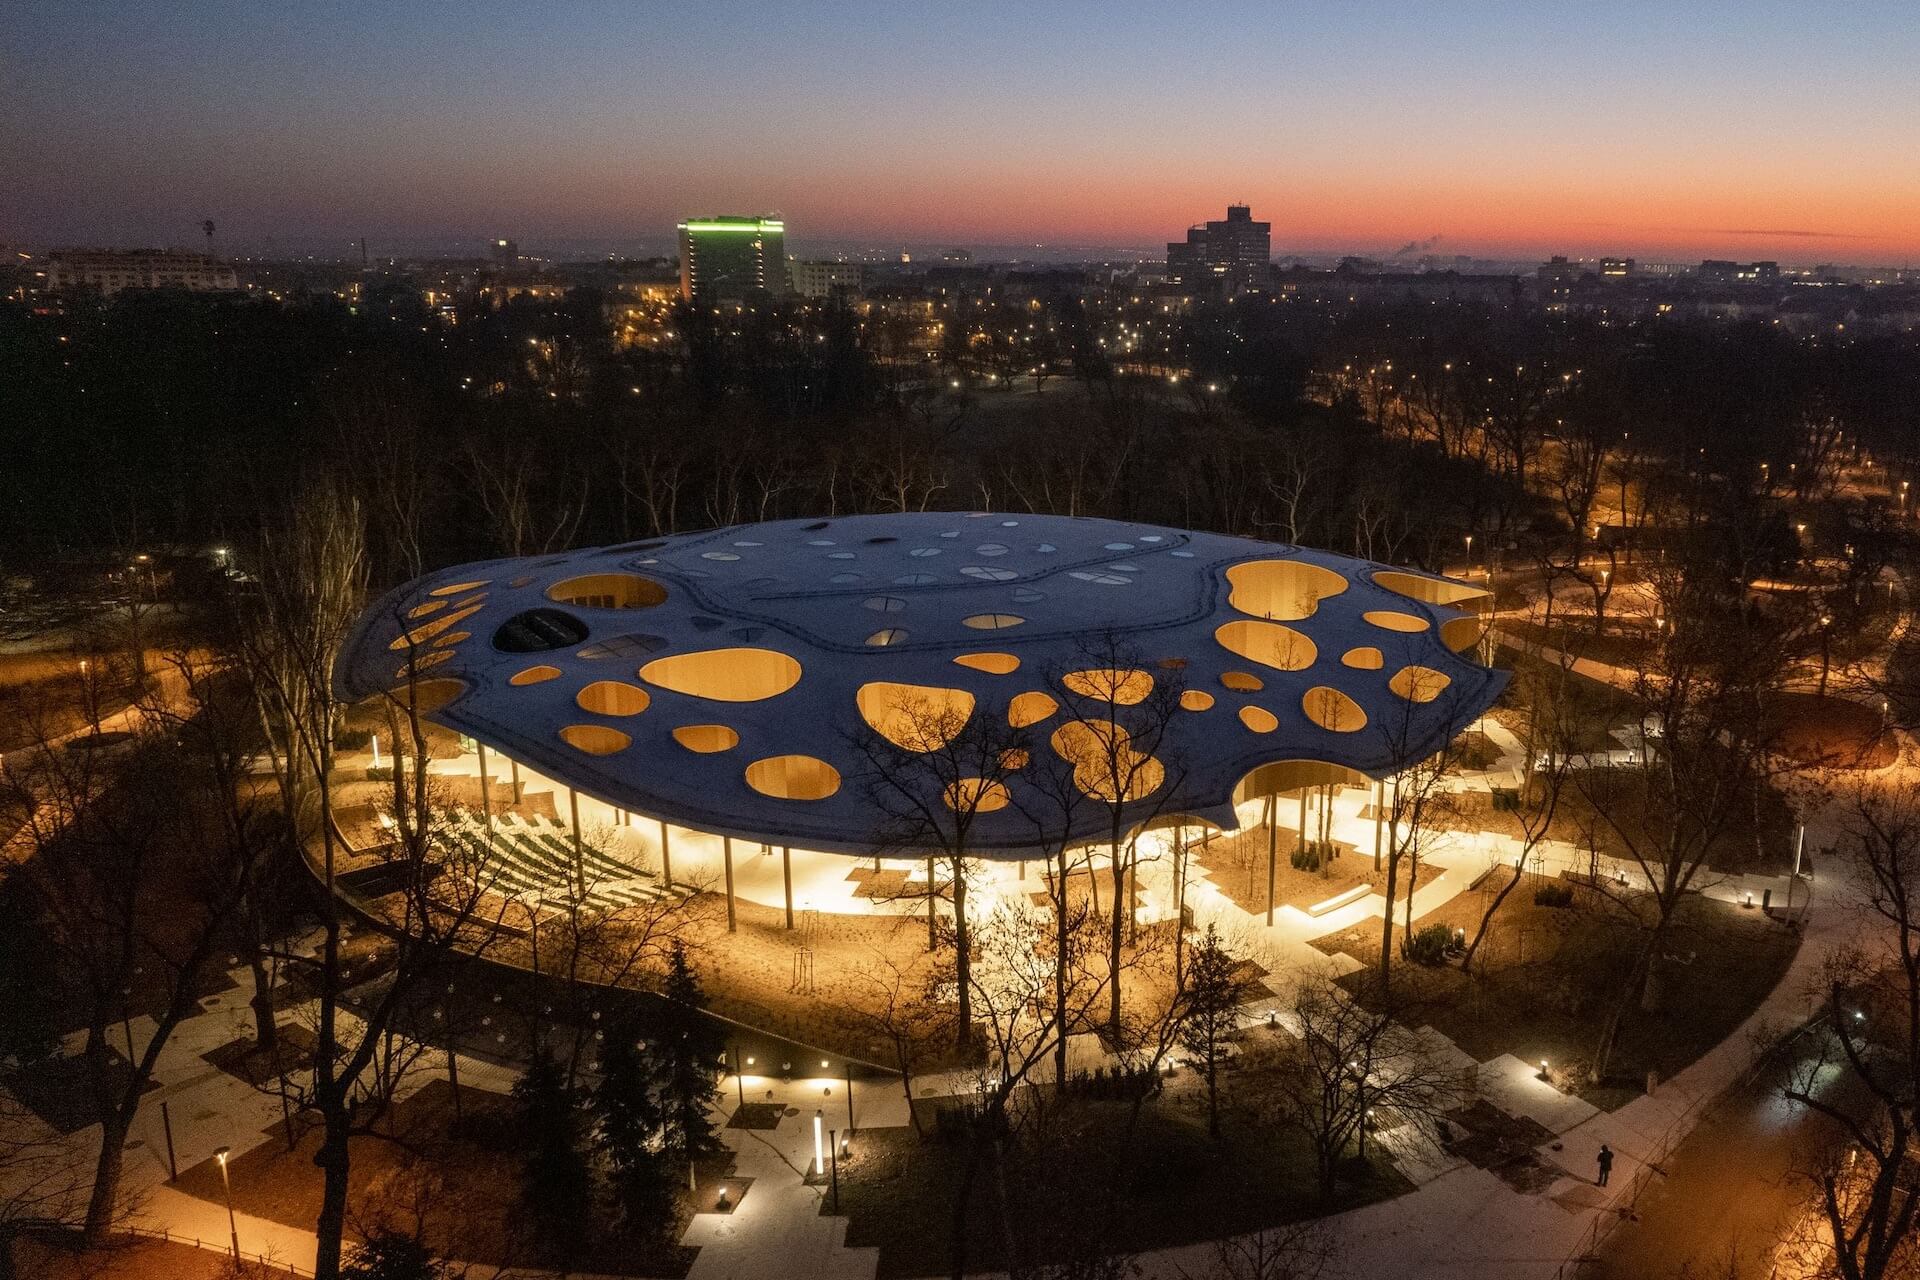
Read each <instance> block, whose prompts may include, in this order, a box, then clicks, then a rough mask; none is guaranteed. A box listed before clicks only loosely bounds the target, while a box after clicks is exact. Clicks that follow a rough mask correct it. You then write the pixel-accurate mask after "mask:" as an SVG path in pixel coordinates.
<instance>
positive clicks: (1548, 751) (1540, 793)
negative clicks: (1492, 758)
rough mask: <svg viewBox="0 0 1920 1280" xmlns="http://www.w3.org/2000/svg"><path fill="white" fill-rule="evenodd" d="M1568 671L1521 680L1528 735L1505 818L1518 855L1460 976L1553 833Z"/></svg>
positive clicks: (1533, 671)
mask: <svg viewBox="0 0 1920 1280" xmlns="http://www.w3.org/2000/svg"><path fill="white" fill-rule="evenodd" d="M1572 678H1573V676H1572V674H1571V672H1569V671H1568V670H1567V669H1566V668H1564V667H1560V666H1544V667H1533V668H1529V669H1528V670H1527V672H1526V673H1524V674H1523V675H1521V676H1520V678H1519V679H1520V682H1521V683H1522V684H1523V685H1524V686H1525V687H1526V693H1527V699H1526V701H1527V706H1528V711H1529V714H1528V716H1527V733H1526V736H1525V737H1524V738H1523V739H1522V741H1521V750H1523V751H1524V752H1525V753H1526V760H1525V761H1524V763H1523V764H1522V766H1521V771H1520V789H1519V791H1518V793H1517V794H1516V795H1515V796H1514V805H1515V807H1514V809H1513V810H1512V811H1511V813H1510V814H1509V815H1508V818H1509V820H1510V821H1511V823H1512V826H1513V835H1514V839H1515V840H1516V841H1517V842H1518V844H1519V845H1520V852H1519V854H1518V855H1517V856H1515V858H1514V860H1513V874H1512V875H1511V876H1509V877H1508V878H1507V881H1506V883H1505V884H1503V885H1501V886H1500V888H1499V890H1498V891H1497V892H1495V894H1494V895H1493V898H1492V899H1491V900H1490V901H1489V902H1488V903H1487V908H1486V910H1485V911H1483V912H1481V913H1480V923H1479V925H1478V926H1477V927H1476V928H1475V929H1474V931H1473V938H1472V940H1471V941H1469V942H1468V943H1467V949H1466V952H1465V954H1463V955H1462V956H1461V957H1460V971H1461V972H1462V973H1472V972H1473V958H1474V956H1476V955H1477V954H1479V951H1480V944H1481V942H1482V941H1483V940H1485V938H1486V936H1487V930H1488V929H1489V928H1491V927H1492V925H1493V917H1494V916H1495V915H1496V914H1497V913H1498V912H1499V910H1500V908H1501V906H1502V904H1504V903H1505V902H1506V900H1507V898H1508V896H1509V895H1510V894H1512V892H1513V891H1514V889H1515V888H1516V887H1517V886H1518V885H1519V883H1520V881H1521V879H1522V878H1523V877H1524V876H1525V875H1526V869H1527V864H1528V863H1529V862H1531V861H1532V860H1533V855H1534V850H1536V849H1538V848H1539V847H1540V842H1541V841H1543V840H1545V839H1546V838H1547V835H1548V833H1549V832H1550V831H1552V830H1553V819H1554V815H1555V814H1557V813H1558V812H1559V810H1560V794H1561V790H1562V788H1563V787H1564V786H1565V784H1566V780H1567V768H1568V764H1569V762H1570V760H1571V756H1570V755H1569V753H1568V751H1567V750H1566V742H1567V717H1568V715H1569V714H1570V713H1569V709H1568V706H1567V684H1568V681H1570V680H1571V679H1572Z"/></svg>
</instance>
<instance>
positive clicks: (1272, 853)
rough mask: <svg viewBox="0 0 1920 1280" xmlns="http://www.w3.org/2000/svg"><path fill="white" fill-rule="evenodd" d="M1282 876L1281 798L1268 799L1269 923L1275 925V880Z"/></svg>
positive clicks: (1269, 797)
mask: <svg viewBox="0 0 1920 1280" xmlns="http://www.w3.org/2000/svg"><path fill="white" fill-rule="evenodd" d="M1279 874H1280V797H1279V796H1268V797H1267V923H1268V924H1272V923H1273V894H1274V888H1275V884H1274V881H1275V879H1276V878H1277V877H1278V876H1279Z"/></svg>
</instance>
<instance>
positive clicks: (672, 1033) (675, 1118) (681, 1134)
mask: <svg viewBox="0 0 1920 1280" xmlns="http://www.w3.org/2000/svg"><path fill="white" fill-rule="evenodd" d="M662 994H664V995H665V996H666V1000H665V1001H663V1002H662V1003H663V1009H662V1013H661V1016H660V1020H659V1033H658V1034H657V1035H656V1036H655V1037H654V1041H653V1044H652V1053H651V1055H650V1056H651V1057H652V1058H653V1060H654V1063H655V1067H656V1070H657V1071H658V1073H659V1074H658V1078H659V1082H660V1101H661V1108H662V1111H663V1113H664V1129H665V1132H664V1134H663V1138H664V1141H665V1145H666V1148H667V1150H669V1151H671V1152H672V1153H674V1154H675V1155H676V1156H678V1157H679V1158H680V1160H681V1161H682V1162H684V1161H688V1160H693V1159H697V1158H699V1157H700V1156H704V1155H708V1154H711V1153H712V1152H715V1151H719V1150H721V1149H722V1144H721V1142H720V1136H719V1134H717V1133H716V1132H714V1127H713V1121H712V1120H711V1119H709V1118H708V1115H707V1113H708V1111H709V1110H710V1109H711V1108H712V1107H713V1105H714V1103H715V1102H716V1101H717V1100H718V1099H719V1097H720V1055H721V1053H722V1052H723V1051H724V1050H725V1048H726V1043H725V1040H724V1039H723V1037H722V1036H721V1034H720V1030H719V1028H718V1027H717V1026H715V1025H714V1023H713V1020H712V1019H710V1018H708V1017H707V1016H706V1013H705V1010H706V1007H707V997H706V993H705V992H704V991H702V990H701V989H700V980H699V978H698V977H696V976H695V974H694V972H693V967H692V966H691V965H690V964H688V962H687V952H686V948H684V947H682V946H681V945H680V944H679V943H675V944H674V947H673V955H672V959H671V962H670V963H669V965H668V968H667V981H666V985H665V987H664V989H663V992H662Z"/></svg>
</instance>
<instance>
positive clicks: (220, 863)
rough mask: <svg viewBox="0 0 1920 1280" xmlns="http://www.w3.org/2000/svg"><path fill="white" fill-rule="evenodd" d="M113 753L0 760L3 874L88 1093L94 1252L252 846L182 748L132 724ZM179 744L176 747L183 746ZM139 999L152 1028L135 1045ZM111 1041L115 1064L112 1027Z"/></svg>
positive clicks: (210, 780) (206, 773) (32, 752)
mask: <svg viewBox="0 0 1920 1280" xmlns="http://www.w3.org/2000/svg"><path fill="white" fill-rule="evenodd" d="M137 723H140V724H141V726H142V727H140V728H139V729H137V730H135V731H134V732H133V735H132V739H131V741H130V742H128V743H126V744H124V745H123V746H118V747H109V746H105V745H91V746H88V747H87V748H85V749H67V748H66V746H65V745H64V744H61V743H59V742H58V741H57V740H56V735H50V734H44V733H43V734H41V735H39V740H38V741H37V742H36V744H35V745H34V746H33V747H31V748H29V749H27V750H25V751H15V752H12V753H10V754H9V755H8V756H7V757H6V758H5V761H4V763H3V764H0V771H3V772H0V779H3V780H4V782H5V786H3V787H0V796H5V797H7V798H8V801H9V802H10V805H11V807H12V808H13V809H14V811H13V812H12V813H11V814H7V815H0V817H4V819H6V820H5V821H4V823H3V825H6V826H8V827H12V828H14V829H15V834H14V836H13V843H14V844H15V846H16V847H17V848H18V849H19V850H20V851H21V855H22V856H17V857H16V858H15V859H14V860H13V861H12V862H11V863H10V864H9V865H8V866H7V868H6V871H5V874H6V877H7V879H8V882H9V884H11V885H15V886H17V887H19V888H22V889H24V890H25V892H26V893H27V894H28V895H29V898H30V899H31V901H32V902H33V904H34V905H35V907H36V909H37V913H38V915H39V917H40V918H41V920H42V921H44V923H45V925H46V927H47V933H48V937H49V939H50V941H51V942H52V943H53V945H54V947H55V948H56V949H57V952H58V957H59V959H58V963H59V966H60V968H61V969H62V971H63V972H64V974H65V975H66V977H67V979H68V980H69V981H70V982H71V983H72V984H73V986H74V988H75V989H76V991H77V994H78V997H79V1002H80V1005H81V1012H82V1015H83V1017H84V1025H85V1028H86V1041H85V1048H84V1049H83V1050H82V1054H83V1057H84V1060H85V1063H86V1071H87V1083H88V1089H89V1093H90V1100H91V1102H92V1103H93V1106H94V1109H95V1113H96V1115H97V1116H98V1118H99V1122H100V1126H101V1146H100V1152H99V1155H98V1158H97V1159H96V1161H95V1165H94V1173H93V1185H92V1191H91V1194H90V1196H89V1199H88V1203H87V1210H86V1217H85V1221H84V1226H83V1231H82V1235H83V1239H84V1240H85V1241H86V1243H87V1244H88V1245H89V1246H93V1245H97V1244H99V1243H100V1242H101V1241H102V1240H103V1239H105V1237H106V1235H107V1233H108V1232H109V1231H110V1230H111V1229H112V1228H113V1225H114V1223H115V1221H116V1219H117V1216H118V1214H119V1213H120V1211H121V1209H122V1208H123V1205H122V1195H121V1191H122V1188H121V1173H122V1169H123V1162H124V1158H125V1151H126V1140H127V1134H128V1132H129V1130H130V1129H131V1127H132V1124H133V1121H134V1117H135V1115H136V1114H137V1113H138V1111H139V1107H140V1098H141V1095H142V1094H143V1093H144V1092H145V1091H146V1086H147V1083H148V1081H149V1080H151V1079H152V1076H153V1073H154V1070H155V1067H156V1065H157V1064H158V1062H159V1058H160V1055H161V1053H162V1051H163V1050H164V1049H165V1048H166V1046H167V1044H168V1041H169V1039H170V1038H171V1036H172V1034H173V1032H174V1031H175V1030H176V1029H177V1028H178V1026H179V1024H180V1023H181V1022H182V1021H183V1020H185V1019H186V1018H189V1017H192V1016H193V1015H195V1014H197V1013H199V1012H200V1006H199V1003H198V1002H199V999H200V996H201V995H202V994H204V983H205V981H206V979H207V977H208V976H209V974H211V973H212V972H213V969H214V965H215V958H216V956H218V955H221V954H224V952H225V947H226V942H227V935H228V931H229V929H230V928H231V926H232V925H233V922H234V920H235V919H236V917H237V916H238V915H239V914H240V912H241V910H242V905H243V903H244V902H245V901H246V898H247V895H248V892H249V890H250V887H251V885H252V881H253V877H254V875H255V873H256V871H257V869H258V867H259V866H260V864H261V862H262V861H263V860H264V854H265V844H264V843H263V842H261V841H259V840H255V839H252V838H251V837H250V835H249V834H243V835H240V836H235V837H231V838H230V835H229V833H228V832H227V831H226V829H225V827H224V825H223V824H222V823H221V822H220V820H219V818H218V817H217V816H216V815H217V814H218V812H219V811H220V810H221V809H222V804H221V801H220V800H219V798H218V797H217V796H215V795H213V794H212V793H213V791H214V790H216V789H217V787H218V786H220V785H221V784H222V782H223V781H230V778H222V776H221V775H220V774H219V773H218V772H217V771H214V770H209V768H208V766H207V762H206V760H205V759H203V758H201V756H200V754H199V753H198V752H197V751H196V750H194V748H195V747H197V746H198V745H199V743H198V740H197V739H194V740H185V741H179V742H176V741H175V740H174V739H173V738H172V737H171V736H170V735H168V734H165V733H164V732H162V731H161V730H160V729H159V728H157V727H155V726H153V725H152V724H151V723H150V722H147V721H141V722H137ZM183 746H184V747H186V748H188V750H186V751H182V750H181V749H180V748H181V747H183ZM136 1003H138V1004H139V1005H140V1006H142V1008H143V1009H144V1010H145V1011H146V1012H148V1013H149V1014H150V1015H151V1017H152V1020H153V1030H152V1033H151V1034H150V1035H149V1036H148V1037H147V1040H146V1043H145V1044H144V1045H136V1044H134V1043H133V1034H132V1030H131V1028H132V1020H133V1014H134V1006H135V1004H136ZM115 1029H118V1030H121V1031H123V1032H124V1035H125V1039H126V1043H125V1044H124V1045H122V1046H121V1047H120V1048H121V1049H122V1050H123V1051H124V1054H125V1058H124V1065H122V1064H121V1063H120V1062H118V1061H116V1058H117V1056H118V1055H117V1053H116V1050H115V1048H114V1047H113V1046H112V1044H111V1039H110V1037H111V1032H112V1031H113V1030H115Z"/></svg>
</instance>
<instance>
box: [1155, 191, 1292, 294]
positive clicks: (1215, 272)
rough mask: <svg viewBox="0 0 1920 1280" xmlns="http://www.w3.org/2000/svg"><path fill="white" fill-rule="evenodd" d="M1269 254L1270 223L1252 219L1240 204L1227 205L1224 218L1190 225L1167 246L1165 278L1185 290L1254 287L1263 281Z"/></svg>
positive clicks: (1270, 243) (1231, 289)
mask: <svg viewBox="0 0 1920 1280" xmlns="http://www.w3.org/2000/svg"><path fill="white" fill-rule="evenodd" d="M1272 253H1273V224H1272V223H1270V222H1255V221H1254V220H1253V210H1252V209H1250V208H1249V207H1248V206H1246V205H1244V204H1233V205H1228V206H1227V216H1226V217H1225V218H1224V219H1222V220H1219V221H1215V222H1204V223H1199V224H1197V225H1195V226H1193V227H1190V228H1188V230H1187V238H1186V239H1185V240H1175V241H1172V242H1170V243H1169V244H1168V245H1167V281H1168V283H1170V284H1176V285H1182V286H1184V287H1186V288H1187V289H1189V290H1191V289H1195V288H1202V287H1206V286H1208V285H1212V286H1215V287H1220V288H1224V289H1225V290H1226V291H1227V292H1230V293H1237V292H1239V291H1241V290H1243V289H1257V288H1260V287H1262V286H1263V285H1264V284H1265V282H1266V277H1267V268H1268V260H1269V259H1270V258H1271V257H1272Z"/></svg>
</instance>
